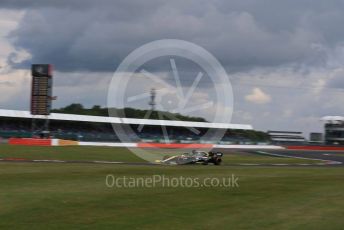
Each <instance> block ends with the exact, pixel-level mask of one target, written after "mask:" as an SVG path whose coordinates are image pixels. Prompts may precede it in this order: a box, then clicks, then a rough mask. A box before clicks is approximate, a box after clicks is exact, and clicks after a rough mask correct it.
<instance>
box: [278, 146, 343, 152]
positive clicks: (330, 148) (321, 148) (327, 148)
mask: <svg viewBox="0 0 344 230" xmlns="http://www.w3.org/2000/svg"><path fill="white" fill-rule="evenodd" d="M285 147H286V149H290V150H319V151H343V150H344V147H339V146H312V145H309V146H308V145H305V146H285Z"/></svg>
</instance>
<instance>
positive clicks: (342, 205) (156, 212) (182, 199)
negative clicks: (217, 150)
mask: <svg viewBox="0 0 344 230" xmlns="http://www.w3.org/2000/svg"><path fill="white" fill-rule="evenodd" d="M11 154H12V157H23V154H26V157H32V158H39V157H41V159H46V158H47V157H51V158H52V159H78V160H84V159H91V160H94V159H96V160H101V159H102V160H115V161H132V162H138V161H139V160H140V159H138V158H136V157H135V156H134V155H131V154H130V152H127V151H125V150H123V149H117V150H114V149H111V148H91V147H87V148H85V147H68V148H49V147H47V148H42V147H40V148H38V147H35V148H32V147H13V146H1V145H0V157H9V156H10V155H11ZM95 155H97V156H95ZM58 157H60V158H58ZM229 157H230V156H229ZM240 157H241V159H240ZM250 157H253V158H254V157H262V158H260V159H263V158H264V159H265V160H268V159H267V158H270V157H266V156H255V155H242V156H240V154H234V155H233V158H238V159H240V161H242V160H243V159H246V158H250ZM273 158H274V157H273ZM270 160H271V159H270ZM277 160H281V161H283V160H284V158H274V160H273V161H274V162H275V161H277ZM247 161H248V160H247ZM108 174H111V175H114V176H115V177H123V176H126V177H130V178H140V177H142V178H149V177H151V176H152V175H165V176H166V177H168V178H178V177H180V176H183V177H191V178H200V179H203V178H207V177H211V178H222V177H229V176H231V175H232V174H234V175H235V176H236V177H238V178H239V180H238V184H239V187H236V188H224V187H198V188H196V187H194V188H185V187H184V188H183V187H176V188H172V187H162V186H156V187H154V188H143V187H139V188H109V187H107V186H106V184H105V178H106V175H108ZM343 178H344V168H342V167H332V168H329V167H323V168H320V167H309V168H306V167H239V166H235V167H226V166H219V167H215V166H202V165H197V166H138V165H137V166H135V165H134V166H131V165H108V164H61V163H60V164H59V163H45V164H44V163H8V162H2V163H0V181H1V183H0V229H343V226H344V219H343V218H342V217H343V216H344V193H343V191H344V180H343Z"/></svg>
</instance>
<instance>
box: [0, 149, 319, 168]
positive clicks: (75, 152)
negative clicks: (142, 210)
mask: <svg viewBox="0 0 344 230" xmlns="http://www.w3.org/2000/svg"><path fill="white" fill-rule="evenodd" d="M147 151H150V152H152V153H154V154H156V155H157V159H162V157H163V156H165V155H176V154H181V153H183V152H187V151H191V150H180V149H179V150H174V149H166V150H157V149H151V150H147ZM159 157H160V158H159ZM0 158H25V159H36V160H42V159H44V160H91V161H92V160H98V161H123V162H144V160H142V159H141V158H139V157H137V156H136V155H134V154H132V152H131V151H130V150H129V149H126V148H114V147H81V146H60V147H28V146H13V145H0ZM223 159H224V160H223V162H224V164H240V163H319V162H321V161H314V160H305V159H295V158H279V157H270V156H264V155H257V154H249V153H243V152H233V153H231V154H225V156H224V157H223Z"/></svg>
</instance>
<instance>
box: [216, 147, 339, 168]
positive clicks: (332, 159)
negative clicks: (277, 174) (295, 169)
mask: <svg viewBox="0 0 344 230" xmlns="http://www.w3.org/2000/svg"><path fill="white" fill-rule="evenodd" d="M215 151H220V152H223V153H224V154H229V153H231V152H233V151H235V150H232V149H231V150H229V149H216V150H215ZM240 151H241V152H244V153H245V152H246V153H248V154H258V155H266V156H274V157H290V158H304V159H316V160H323V161H324V162H327V163H325V164H317V163H316V164H296V165H301V166H321V165H324V166H344V151H311V150H286V149H285V150H261V149H256V150H244V151H243V150H240ZM275 165H280V166H282V165H285V166H288V165H287V164H273V166H275ZM290 165H294V164H289V166H290ZM265 166H268V165H266V164H265Z"/></svg>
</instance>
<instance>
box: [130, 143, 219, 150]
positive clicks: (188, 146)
mask: <svg viewBox="0 0 344 230" xmlns="http://www.w3.org/2000/svg"><path fill="white" fill-rule="evenodd" d="M213 146H214V145H213V144H179V143H178V144H173V143H137V147H138V148H173V149H179V148H180V149H202V148H213Z"/></svg>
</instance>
